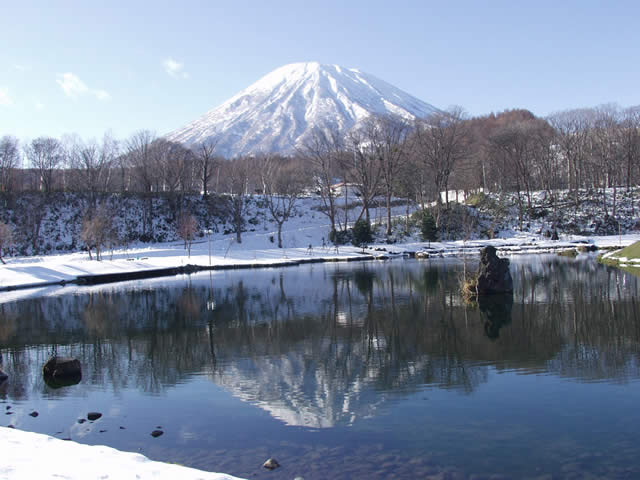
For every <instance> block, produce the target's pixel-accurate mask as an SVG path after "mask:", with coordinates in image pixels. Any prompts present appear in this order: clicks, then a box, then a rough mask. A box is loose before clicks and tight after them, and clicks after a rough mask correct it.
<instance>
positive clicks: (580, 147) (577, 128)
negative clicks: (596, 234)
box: [547, 109, 593, 209]
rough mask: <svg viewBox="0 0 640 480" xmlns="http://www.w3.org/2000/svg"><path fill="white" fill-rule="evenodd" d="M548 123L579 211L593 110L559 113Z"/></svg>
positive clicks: (549, 119) (551, 117)
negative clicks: (564, 163)
mask: <svg viewBox="0 0 640 480" xmlns="http://www.w3.org/2000/svg"><path fill="white" fill-rule="evenodd" d="M547 121H548V122H549V124H550V125H551V127H553V129H554V131H555V134H556V135H555V145H556V147H555V148H556V149H557V150H558V153H559V154H560V155H561V157H562V158H564V161H565V162H566V165H565V167H564V168H563V169H562V171H564V172H565V174H566V177H567V182H566V185H567V188H568V189H569V192H570V193H572V194H573V198H574V206H575V208H576V209H577V208H578V205H579V201H580V197H579V189H580V188H582V187H583V186H584V185H583V182H584V180H585V178H584V175H585V160H586V158H587V155H588V153H587V151H588V146H589V132H590V130H591V128H592V124H593V110H590V109H578V110H565V111H562V112H557V113H554V114H552V115H550V116H549V117H547Z"/></svg>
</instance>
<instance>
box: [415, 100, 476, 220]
mask: <svg viewBox="0 0 640 480" xmlns="http://www.w3.org/2000/svg"><path fill="white" fill-rule="evenodd" d="M465 120H466V114H465V113H464V110H463V109H462V108H461V107H452V108H451V109H449V110H448V111H445V112H437V113H434V114H432V115H430V116H429V117H427V118H426V119H424V120H420V121H418V122H417V123H416V130H415V142H416V150H417V155H419V158H421V160H422V166H423V168H424V169H425V170H426V171H428V172H430V174H431V175H432V176H433V177H432V178H433V183H434V187H435V190H436V192H437V202H438V205H440V204H441V203H442V199H441V196H440V192H445V205H446V208H449V179H450V176H451V174H452V173H453V171H454V169H455V168H456V165H457V164H458V163H460V162H462V161H463V160H464V159H466V158H467V157H468V156H469V155H470V141H471V132H470V129H469V125H468V124H467V123H466V122H465ZM439 217H440V214H439V210H438V212H437V215H436V223H437V224H439Z"/></svg>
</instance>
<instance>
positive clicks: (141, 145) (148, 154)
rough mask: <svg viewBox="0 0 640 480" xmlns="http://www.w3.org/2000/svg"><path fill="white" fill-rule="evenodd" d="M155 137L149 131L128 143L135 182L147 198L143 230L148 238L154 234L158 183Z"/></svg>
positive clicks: (139, 133) (140, 133)
mask: <svg viewBox="0 0 640 480" xmlns="http://www.w3.org/2000/svg"><path fill="white" fill-rule="evenodd" d="M154 140H155V135H154V134H153V133H151V132H150V131H148V130H141V131H139V132H136V133H134V134H133V135H132V136H131V137H130V138H129V140H128V141H127V142H126V151H127V161H128V164H129V166H130V168H131V173H132V177H133V180H134V181H135V182H136V184H137V186H138V188H139V191H140V192H141V193H142V195H143V196H144V197H145V198H146V202H145V203H146V208H145V211H144V217H143V230H144V234H145V236H147V237H151V236H152V234H153V232H152V228H153V223H152V216H153V198H152V192H153V187H154V185H155V183H156V178H157V168H156V165H155V164H154V154H153V151H152V149H153V142H154Z"/></svg>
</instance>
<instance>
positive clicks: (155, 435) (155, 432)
mask: <svg viewBox="0 0 640 480" xmlns="http://www.w3.org/2000/svg"><path fill="white" fill-rule="evenodd" d="M162 434H164V432H163V431H162V430H154V431H153V432H151V436H152V437H153V438H158V437H159V436H160V435H162Z"/></svg>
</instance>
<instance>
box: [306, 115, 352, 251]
mask: <svg viewBox="0 0 640 480" xmlns="http://www.w3.org/2000/svg"><path fill="white" fill-rule="evenodd" d="M301 153H302V155H303V156H304V157H305V158H306V160H307V162H308V163H309V165H310V168H311V175H312V176H313V184H314V188H315V190H316V192H317V193H318V194H319V195H320V198H321V199H322V203H323V205H324V210H323V213H325V214H326V215H327V217H329V224H330V231H329V239H330V240H332V241H333V240H335V236H336V224H337V221H336V220H337V218H336V217H337V211H338V207H337V205H336V192H335V190H334V188H333V186H334V184H335V178H336V175H337V173H338V171H339V170H340V167H341V161H342V159H343V156H344V142H343V140H342V136H341V135H340V133H339V132H338V131H337V130H335V129H334V130H330V131H325V130H321V129H319V128H316V129H315V130H314V131H313V133H312V134H311V136H310V137H309V139H308V140H307V141H306V143H305V144H304V146H303V148H302V149H301Z"/></svg>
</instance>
